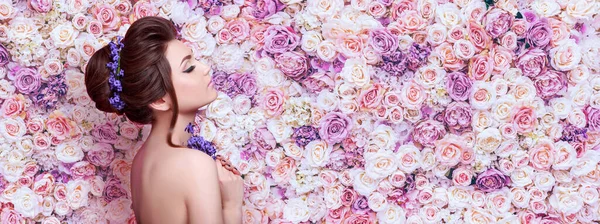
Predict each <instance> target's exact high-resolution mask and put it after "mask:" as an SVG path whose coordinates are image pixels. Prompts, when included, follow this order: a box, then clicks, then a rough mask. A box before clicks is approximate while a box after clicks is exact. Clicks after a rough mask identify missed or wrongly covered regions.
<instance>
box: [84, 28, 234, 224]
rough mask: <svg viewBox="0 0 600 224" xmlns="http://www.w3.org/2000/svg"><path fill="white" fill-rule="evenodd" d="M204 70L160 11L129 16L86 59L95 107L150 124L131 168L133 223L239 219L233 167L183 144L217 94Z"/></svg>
mask: <svg viewBox="0 0 600 224" xmlns="http://www.w3.org/2000/svg"><path fill="white" fill-rule="evenodd" d="M210 71H211V69H210V66H209V65H206V64H204V63H201V62H199V61H197V60H195V59H194V56H193V54H192V51H191V49H190V48H189V47H187V46H186V45H184V44H183V43H182V42H181V41H179V40H177V31H176V29H175V27H174V26H173V24H172V23H171V22H170V21H168V20H166V19H164V18H161V17H144V18H141V19H139V20H137V21H135V22H134V23H133V24H131V27H130V28H129V30H128V31H127V33H126V34H125V37H124V38H123V39H122V40H121V39H120V38H117V40H115V41H113V42H111V43H110V44H108V45H106V46H104V47H103V48H101V49H99V50H98V51H97V52H95V53H94V55H93V56H92V57H91V58H90V60H89V62H88V65H87V68H86V72H85V85H86V87H87V92H88V94H89V95H90V97H91V99H92V100H93V101H94V102H95V103H96V108H98V109H100V110H102V111H105V112H111V113H117V114H124V115H125V116H127V118H129V119H130V120H131V121H134V122H137V123H141V124H152V131H151V132H150V135H149V136H148V138H147V140H146V142H145V143H144V146H143V147H142V148H141V149H140V150H139V151H138V153H137V154H136V156H135V158H134V160H133V165H132V172H131V193H132V201H133V205H132V206H133V210H134V212H135V216H136V220H137V222H138V223H142V224H151V223H169V224H170V223H207V224H215V223H241V222H242V197H243V185H242V178H241V177H240V176H239V172H238V171H237V170H236V169H235V168H232V167H231V164H229V163H227V162H226V161H223V160H221V159H217V158H218V157H217V158H215V156H214V151H205V152H203V151H199V150H194V149H190V148H189V147H190V146H189V145H187V144H188V142H189V141H188V140H189V139H190V137H191V134H189V133H187V132H186V129H187V127H188V125H189V124H191V122H193V121H194V117H195V116H196V112H197V111H198V109H199V108H201V107H203V106H205V105H207V104H209V103H211V102H212V101H213V100H214V99H215V98H216V97H217V92H216V90H215V89H214V88H213V86H212V83H211V76H210V75H211V72H210ZM211 154H212V155H211ZM215 159H217V160H216V161H215Z"/></svg>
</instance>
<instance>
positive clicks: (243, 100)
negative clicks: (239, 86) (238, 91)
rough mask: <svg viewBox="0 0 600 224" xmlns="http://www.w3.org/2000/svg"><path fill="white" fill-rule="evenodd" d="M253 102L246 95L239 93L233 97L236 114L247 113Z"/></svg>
mask: <svg viewBox="0 0 600 224" xmlns="http://www.w3.org/2000/svg"><path fill="white" fill-rule="evenodd" d="M251 106H252V102H251V101H250V98H248V97H247V96H246V95H238V96H236V97H235V98H233V112H235V113H236V114H246V113H248V111H249V110H250V107H251Z"/></svg>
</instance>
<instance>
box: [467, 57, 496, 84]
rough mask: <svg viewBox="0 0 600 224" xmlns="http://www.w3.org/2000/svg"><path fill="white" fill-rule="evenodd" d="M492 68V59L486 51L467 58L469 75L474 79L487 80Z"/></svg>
mask: <svg viewBox="0 0 600 224" xmlns="http://www.w3.org/2000/svg"><path fill="white" fill-rule="evenodd" d="M493 70H494V61H493V60H492V58H491V57H490V56H489V55H488V54H487V53H485V54H479V55H476V56H475V57H472V58H471V60H469V77H471V78H473V79H475V80H479V81H487V80H489V78H490V76H491V75H492V71H493Z"/></svg>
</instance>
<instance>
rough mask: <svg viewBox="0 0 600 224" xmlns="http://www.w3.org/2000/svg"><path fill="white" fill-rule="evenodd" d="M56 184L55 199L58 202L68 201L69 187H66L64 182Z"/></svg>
mask: <svg viewBox="0 0 600 224" xmlns="http://www.w3.org/2000/svg"><path fill="white" fill-rule="evenodd" d="M55 183H56V185H55V186H54V198H56V200H58V201H65V200H67V185H65V184H64V183H62V182H58V183H57V182H55Z"/></svg>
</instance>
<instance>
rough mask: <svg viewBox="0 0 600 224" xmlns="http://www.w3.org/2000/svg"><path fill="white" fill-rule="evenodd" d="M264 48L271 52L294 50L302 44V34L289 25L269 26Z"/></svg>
mask: <svg viewBox="0 0 600 224" xmlns="http://www.w3.org/2000/svg"><path fill="white" fill-rule="evenodd" d="M264 44H265V46H264V49H265V51H267V52H268V53H271V54H282V53H285V52H288V51H293V50H294V49H295V48H296V47H297V46H298V45H299V44H300V36H299V35H298V34H297V33H296V31H294V28H292V27H289V26H280V25H274V26H269V27H268V28H267V30H266V31H265V38H264Z"/></svg>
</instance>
